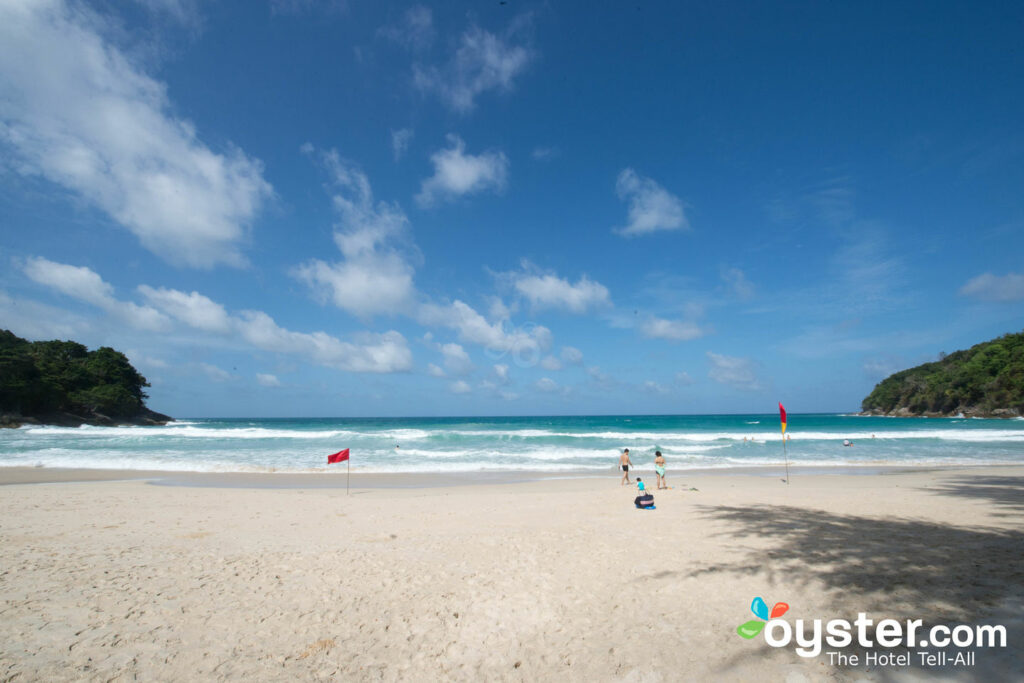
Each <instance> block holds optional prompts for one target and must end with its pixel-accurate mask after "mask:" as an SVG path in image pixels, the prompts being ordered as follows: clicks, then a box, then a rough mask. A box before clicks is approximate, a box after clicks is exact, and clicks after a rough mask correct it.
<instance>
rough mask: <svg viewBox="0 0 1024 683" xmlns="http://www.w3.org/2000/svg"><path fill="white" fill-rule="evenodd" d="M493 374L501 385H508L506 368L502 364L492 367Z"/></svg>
mask: <svg viewBox="0 0 1024 683" xmlns="http://www.w3.org/2000/svg"><path fill="white" fill-rule="evenodd" d="M494 374H495V375H497V377H498V380H499V381H500V382H501V383H502V384H508V382H509V377H508V366H507V365H505V364H503V363H498V364H497V365H495V366H494Z"/></svg>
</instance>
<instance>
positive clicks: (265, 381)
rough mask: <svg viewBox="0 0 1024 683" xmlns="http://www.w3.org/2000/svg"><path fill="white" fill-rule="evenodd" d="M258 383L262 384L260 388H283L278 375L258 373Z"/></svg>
mask: <svg viewBox="0 0 1024 683" xmlns="http://www.w3.org/2000/svg"><path fill="white" fill-rule="evenodd" d="M256 381H257V382H259V383H260V386H264V387H279V386H281V380H279V379H278V378H277V376H276V375H266V374H263V373H261V372H257V373H256Z"/></svg>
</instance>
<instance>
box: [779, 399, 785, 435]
mask: <svg viewBox="0 0 1024 683" xmlns="http://www.w3.org/2000/svg"><path fill="white" fill-rule="evenodd" d="M779 418H780V419H781V420H782V433H783V434H785V433H786V409H785V408H783V407H782V404H781V403H780V404H779Z"/></svg>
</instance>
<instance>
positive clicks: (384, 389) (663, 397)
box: [0, 0, 1024, 417]
mask: <svg viewBox="0 0 1024 683" xmlns="http://www.w3.org/2000/svg"><path fill="white" fill-rule="evenodd" d="M1021 35H1024V4H1021V3H1014V2H1006V3H1000V2H990V3H949V2H938V3H936V2H930V3H923V2H921V3H914V2H908V3H876V2H863V3H815V2H787V3H738V2H719V3H685V2H684V3H679V2H664V3H652V2H634V3H592V2H588V3H582V2H559V3H547V2H528V1H520V0H507V1H506V2H499V1H495V2H487V3H479V2H478V3H442V4H439V5H436V6H432V5H426V4H416V3H411V4H410V3H399V2H384V1H382V2H362V1H359V0H347V1H346V0H334V1H324V2H315V1H313V0H268V1H266V2H263V1H260V0H248V1H245V2H230V1H228V0H219V1H217V2H198V1H192V0H133V1H127V0H126V1H124V2H120V1H119V2H114V1H113V0H110V1H97V2H91V3H85V2H74V1H72V0H0V264H2V265H0V328H7V329H10V330H11V331H12V332H14V333H15V334H18V335H20V336H22V337H25V338H28V339H32V340H40V339H73V340H76V341H79V342H81V343H84V344H86V345H88V346H89V347H90V348H95V347H98V346H112V347H114V348H116V349H118V350H120V351H123V352H124V353H125V354H126V355H127V356H128V357H129V358H130V360H131V361H132V363H133V364H134V365H135V366H136V367H137V368H138V369H139V370H140V371H141V372H142V374H143V375H145V377H146V378H147V379H148V380H149V381H150V383H151V387H150V388H149V389H148V393H149V396H150V398H149V401H148V404H149V406H150V407H151V408H153V409H155V410H158V411H161V412H165V413H168V414H170V415H174V416H176V417H246V416H248V417H274V416H280V417H300V416H310V417H321V416H322V417H332V416H338V417H341V416H435V415H457V416H472V415H573V414H694V413H697V414H699V413H768V412H772V411H773V410H775V405H776V403H778V402H780V401H781V402H783V403H785V405H786V408H787V410H788V411H790V412H849V411H856V410H858V409H859V407H860V402H861V400H862V399H863V398H864V397H865V396H866V395H867V394H868V393H869V392H870V391H871V389H872V388H873V387H874V385H875V384H876V383H877V382H879V381H880V380H882V379H883V378H885V377H886V376H887V375H888V374H890V373H892V372H895V371H897V370H900V369H903V368H905V367H910V366H913V365H917V364H920V363H923V362H927V361H930V360H935V359H936V358H937V357H938V355H939V354H940V353H942V352H947V353H948V352H951V351H954V350H957V349H962V348H968V347H970V346H971V345H973V344H976V343H978V342H982V341H985V340H988V339H991V338H993V337H996V336H998V335H1000V334H1004V333H1007V332H1019V331H1021V330H1022V329H1024V129H1022V125H1021V122H1022V121H1024V87H1022V83H1024V50H1022V49H1021V41H1020V36H1021Z"/></svg>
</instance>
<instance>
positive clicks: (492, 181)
mask: <svg viewBox="0 0 1024 683" xmlns="http://www.w3.org/2000/svg"><path fill="white" fill-rule="evenodd" d="M448 144H449V145H451V146H450V147H448V148H446V149H441V150H438V151H436V152H434V153H433V154H432V155H431V156H430V161H431V163H433V165H434V175H432V176H430V177H429V178H427V179H426V180H424V181H423V183H422V185H421V186H420V192H419V194H417V195H416V202H417V203H418V204H419V205H420V206H422V207H428V206H433V205H434V204H435V203H437V202H439V201H452V200H454V199H457V198H459V197H462V196H464V195H469V194H478V193H480V192H485V191H488V190H491V191H495V192H501V191H502V190H504V189H505V183H506V180H507V177H508V158H507V157H506V156H505V155H504V153H502V152H493V151H492V152H484V153H482V154H477V155H474V154H466V151H465V150H466V143H464V142H463V141H462V139H461V138H460V137H458V136H457V135H449V136H448Z"/></svg>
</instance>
